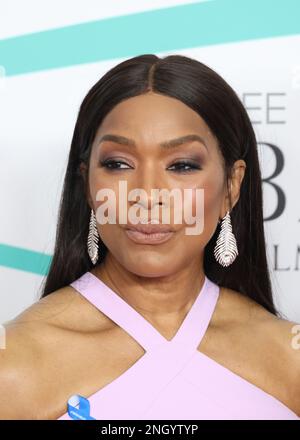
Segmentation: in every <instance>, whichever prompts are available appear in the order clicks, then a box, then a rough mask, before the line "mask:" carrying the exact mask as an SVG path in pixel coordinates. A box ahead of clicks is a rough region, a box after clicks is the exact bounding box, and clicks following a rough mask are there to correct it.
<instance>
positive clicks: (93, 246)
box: [87, 209, 100, 264]
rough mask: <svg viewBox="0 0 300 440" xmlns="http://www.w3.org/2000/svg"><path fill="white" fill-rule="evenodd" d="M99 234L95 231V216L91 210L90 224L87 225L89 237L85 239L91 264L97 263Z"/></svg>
mask: <svg viewBox="0 0 300 440" xmlns="http://www.w3.org/2000/svg"><path fill="white" fill-rule="evenodd" d="M99 238H100V237H99V234H98V231H97V223H96V216H95V213H94V210H93V209H92V210H91V216H90V224H89V235H88V239H87V250H88V254H89V257H90V259H91V261H92V263H93V264H96V263H97V260H98V256H99V255H98V241H99Z"/></svg>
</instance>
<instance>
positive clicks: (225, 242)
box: [214, 211, 238, 266]
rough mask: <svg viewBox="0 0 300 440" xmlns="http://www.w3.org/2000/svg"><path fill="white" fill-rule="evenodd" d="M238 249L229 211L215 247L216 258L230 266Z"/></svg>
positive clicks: (224, 218) (222, 263)
mask: <svg viewBox="0 0 300 440" xmlns="http://www.w3.org/2000/svg"><path fill="white" fill-rule="evenodd" d="M237 255H238V249H237V244H236V239H235V236H234V234H233V233H232V226H231V219H230V214H229V211H227V213H226V215H225V217H223V219H222V224H221V231H220V234H219V236H218V239H217V243H216V246H215V249H214V256H215V259H216V260H217V262H218V263H219V264H221V265H222V266H229V265H230V264H231V263H233V261H234V260H235V259H236V257H237Z"/></svg>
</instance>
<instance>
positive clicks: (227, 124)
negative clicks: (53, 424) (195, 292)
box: [41, 54, 278, 314]
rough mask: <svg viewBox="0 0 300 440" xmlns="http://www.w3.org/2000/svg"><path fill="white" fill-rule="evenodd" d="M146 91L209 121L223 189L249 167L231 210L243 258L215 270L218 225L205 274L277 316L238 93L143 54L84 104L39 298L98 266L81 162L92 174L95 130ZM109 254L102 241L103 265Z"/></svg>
mask: <svg viewBox="0 0 300 440" xmlns="http://www.w3.org/2000/svg"><path fill="white" fill-rule="evenodd" d="M148 91H153V92H156V93H160V94H162V95H166V96H169V97H173V98H176V99H178V100H180V101H182V102H183V103H184V104H186V105H187V106H189V107H190V108H191V109H193V110H194V111H196V112H197V113H198V114H199V115H200V116H201V117H202V118H203V119H204V121H205V122H206V124H207V125H208V126H209V128H210V129H211V131H212V132H213V133H214V135H215V136H216V138H217V140H218V144H219V148H220V151H221V153H222V156H223V158H224V171H225V180H226V182H228V179H229V178H230V173H231V169H232V165H233V163H234V162H235V161H236V160H238V159H243V160H245V162H246V165H247V168H246V171H245V176H244V179H243V181H242V185H241V190H240V197H239V200H238V202H237V203H236V205H235V206H234V208H233V209H232V210H231V222H232V230H233V233H234V235H235V237H236V240H237V245H238V250H239V255H238V256H237V258H236V259H235V261H234V262H233V263H232V264H231V265H230V266H228V267H223V266H220V265H219V263H217V261H216V260H215V258H214V255H213V249H214V246H215V243H216V240H217V237H218V234H219V231H220V224H218V225H217V227H216V230H215V233H214V235H213V236H212V237H211V239H210V241H209V242H208V243H207V245H206V247H205V251H204V272H205V274H206V275H207V276H208V278H210V279H211V280H212V281H214V282H215V283H217V284H218V285H220V286H224V287H228V288H231V289H234V290H237V291H239V292H240V293H242V294H244V295H246V296H248V297H250V298H252V299H254V300H255V301H256V302H257V303H259V304H261V305H262V306H263V307H265V308H266V309H267V310H268V311H270V312H271V313H273V314H278V312H277V311H276V309H275V306H274V302H273V295H272V287H271V281H270V273H269V270H268V264H267V257H266V246H265V235H264V222H263V201H262V179H261V172H260V166H259V160H258V152H257V142H256V138H255V134H254V131H253V127H252V125H251V121H250V119H249V117H248V115H247V112H246V110H245V108H244V106H243V104H242V103H241V101H240V99H239V98H238V96H237V94H236V93H235V91H234V90H233V89H232V88H231V87H230V86H229V84H228V83H227V82H226V81H225V80H224V79H223V78H222V77H221V76H220V75H219V74H217V73H216V72H215V71H214V70H212V69H211V68H209V67H208V66H206V65H205V64H203V63H201V62H199V61H197V60H195V59H192V58H189V57H186V56H183V55H170V56H166V57H164V58H159V57H158V56H156V55H152V54H146V55H140V56H136V57H134V58H131V59H128V60H125V61H123V62H121V63H120V64H118V65H116V66H115V67H113V68H112V69H111V70H109V71H108V72H107V73H106V74H105V75H104V76H103V77H102V78H100V80H99V81H98V82H97V83H96V84H95V85H94V86H93V87H92V88H91V89H90V90H89V92H88V93H87V95H86V96H85V98H84V99H83V101H82V104H81V106H80V109H79V113H78V117H77V121H76V124H75V128H74V133H73V138H72V142H71V148H70V153H69V159H68V165H67V170H66V175H65V180H64V185H63V191H62V197H61V201H60V207H59V217H58V224H57V231H56V241H55V250H54V255H53V258H52V261H51V265H50V268H49V272H48V275H47V276H46V279H45V285H44V287H43V292H42V295H41V297H44V296H46V295H49V294H50V293H51V292H54V291H55V290H57V289H59V288H61V287H63V286H66V285H68V284H70V283H71V282H72V281H74V280H75V279H77V278H78V277H79V276H81V275H82V274H83V273H85V272H86V271H88V270H90V269H91V268H92V267H93V264H92V263H91V261H90V259H89V256H88V254H87V236H88V227H89V219H90V207H89V204H88V202H87V196H86V194H87V192H86V186H85V184H84V179H83V177H82V175H81V173H80V171H79V165H80V163H81V162H84V163H85V164H86V166H87V168H88V165H89V157H90V152H91V146H92V143H93V141H94V137H95V135H96V131H97V129H98V128H99V125H100V124H101V121H102V120H103V119H104V117H105V116H106V115H107V113H108V112H109V111H111V110H112V109H113V107H114V106H115V105H116V104H118V103H120V102H121V101H123V100H125V99H127V98H131V97H134V96H138V95H142V94H145V93H147V92H148ZM106 252H107V248H106V246H105V245H104V244H103V243H102V242H101V243H100V249H99V253H100V255H101V259H100V260H99V261H98V264H101V262H102V261H103V259H104V258H105V254H106Z"/></svg>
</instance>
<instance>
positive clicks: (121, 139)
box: [98, 134, 207, 149]
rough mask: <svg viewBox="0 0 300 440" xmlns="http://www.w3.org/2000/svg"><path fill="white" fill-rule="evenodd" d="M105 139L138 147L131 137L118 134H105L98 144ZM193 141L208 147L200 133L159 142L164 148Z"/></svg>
mask: <svg viewBox="0 0 300 440" xmlns="http://www.w3.org/2000/svg"><path fill="white" fill-rule="evenodd" d="M104 141H111V142H116V143H117V144H121V145H127V146H130V147H136V143H135V141H134V140H133V139H129V138H127V137H125V136H121V135H117V134H104V135H103V136H102V137H101V138H100V140H99V142H98V145H99V144H100V143H101V142H104ZM193 141H198V142H200V143H201V144H203V145H204V146H205V148H206V149H207V145H206V143H205V141H204V139H203V138H202V137H201V136H199V135H198V134H187V135H185V136H181V137H179V138H176V139H170V140H168V141H164V142H161V143H160V144H159V146H160V147H161V148H164V149H169V148H176V147H179V146H180V145H182V144H186V143H187V142H193Z"/></svg>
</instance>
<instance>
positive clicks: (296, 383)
mask: <svg viewBox="0 0 300 440" xmlns="http://www.w3.org/2000/svg"><path fill="white" fill-rule="evenodd" d="M221 290H222V295H220V308H219V315H220V314H222V313H223V314H224V316H225V315H226V316H229V317H230V319H229V320H228V322H227V328H228V329H229V331H230V330H231V329H232V334H233V335H235V336H234V337H236V338H237V337H238V338H239V342H240V343H241V344H243V345H244V347H246V350H247V348H248V349H249V351H252V352H253V356H258V357H259V358H260V363H261V364H262V363H264V365H265V366H267V367H266V371H269V379H270V381H271V380H274V379H275V381H276V382H277V383H281V384H282V387H283V388H284V390H283V391H282V393H283V394H284V393H285V394H286V401H287V402H289V406H290V407H292V408H294V411H295V412H296V414H298V415H299V416H300V323H298V322H295V321H292V320H289V319H286V318H284V317H282V316H278V315H274V314H273V313H271V312H269V311H268V310H267V309H266V308H265V307H263V306H262V305H260V304H258V303H257V302H256V301H254V300H253V299H251V298H249V297H247V296H245V295H243V294H241V293H240V292H237V291H235V290H231V289H227V288H222V289H221ZM225 328H226V325H225ZM271 378H272V379H271Z"/></svg>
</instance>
